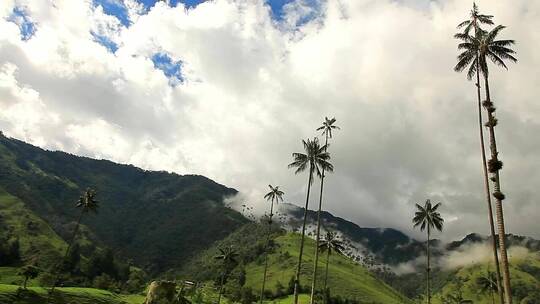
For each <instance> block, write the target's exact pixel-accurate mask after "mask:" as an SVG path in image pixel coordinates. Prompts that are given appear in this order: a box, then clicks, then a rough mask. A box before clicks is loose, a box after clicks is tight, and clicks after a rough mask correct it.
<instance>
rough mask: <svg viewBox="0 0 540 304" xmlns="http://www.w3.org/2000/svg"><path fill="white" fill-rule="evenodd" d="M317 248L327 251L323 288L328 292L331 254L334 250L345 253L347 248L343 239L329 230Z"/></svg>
mask: <svg viewBox="0 0 540 304" xmlns="http://www.w3.org/2000/svg"><path fill="white" fill-rule="evenodd" d="M317 249H318V250H320V251H322V252H324V251H326V269H325V271H324V289H323V290H324V292H326V288H327V286H328V264H329V262H330V254H331V253H332V252H335V253H343V251H344V250H345V244H344V243H343V241H342V240H340V239H339V238H338V235H337V234H336V233H335V232H332V231H327V232H326V237H325V238H324V239H323V240H321V242H320V244H319V245H318V247H317ZM325 299H326V297H325Z"/></svg>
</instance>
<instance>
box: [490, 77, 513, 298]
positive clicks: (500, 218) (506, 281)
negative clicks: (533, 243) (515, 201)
mask: <svg viewBox="0 0 540 304" xmlns="http://www.w3.org/2000/svg"><path fill="white" fill-rule="evenodd" d="M484 82H485V89H486V101H487V102H486V110H487V112H488V123H487V126H488V128H489V135H490V138H489V142H490V150H491V160H490V161H491V162H493V163H496V162H498V158H497V156H498V154H499V152H498V151H497V141H496V139H495V125H496V120H495V117H494V116H493V112H494V111H495V108H494V107H493V106H492V104H491V102H492V101H491V97H490V94H489V81H488V76H487V75H486V74H485V73H484ZM499 170H500V168H499V167H495V168H494V169H493V172H491V171H492V170H490V172H491V173H492V176H491V180H492V181H493V183H494V187H493V188H494V189H493V190H494V192H493V196H494V197H495V214H496V215H497V230H498V234H499V250H500V254H501V264H502V275H503V288H504V298H505V300H506V302H505V303H506V304H512V290H511V286H510V270H509V267H508V255H507V253H506V240H505V237H506V232H505V228H504V214H503V207H502V201H503V199H504V195H503V194H502V192H501V184H500V176H499Z"/></svg>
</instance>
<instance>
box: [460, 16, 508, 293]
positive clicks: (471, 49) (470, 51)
mask: <svg viewBox="0 0 540 304" xmlns="http://www.w3.org/2000/svg"><path fill="white" fill-rule="evenodd" d="M504 28H505V27H504V26H502V25H499V26H496V27H495V28H494V29H492V30H491V31H489V32H484V33H482V35H478V36H476V37H471V36H469V35H466V34H461V35H460V34H458V35H456V37H457V38H459V39H461V40H463V43H461V44H460V49H463V50H464V51H463V52H462V53H461V54H460V55H459V56H458V59H459V60H460V61H463V62H467V61H468V62H470V61H472V60H473V58H474V56H475V54H476V52H478V66H479V71H480V72H481V73H482V75H483V76H484V87H485V93H486V100H484V101H483V102H482V105H483V106H484V108H485V109H486V111H487V114H488V121H487V123H486V124H485V126H486V127H488V129H489V142H490V151H491V159H490V160H489V161H488V171H489V173H490V174H491V178H490V179H491V180H492V181H493V190H494V191H493V194H492V195H493V197H494V198H495V214H496V216H497V230H498V231H497V233H498V237H499V250H500V257H501V266H502V277H503V291H504V298H505V303H506V304H512V291H511V285H510V270H509V265H508V255H507V252H506V239H505V235H506V232H505V228H504V214H503V207H502V201H503V200H504V198H505V195H504V194H503V193H502V191H501V184H500V176H499V171H500V170H501V169H502V162H501V161H500V160H499V158H498V155H499V152H498V150H497V141H496V138H495V126H496V125H497V122H498V120H497V118H495V115H494V113H495V106H494V104H493V101H492V100H491V96H490V91H489V68H488V59H489V61H491V62H493V63H495V64H496V65H498V66H501V67H503V68H505V69H508V67H507V66H506V64H505V62H504V61H505V60H510V61H512V62H517V59H516V58H515V57H514V54H515V52H514V51H513V50H512V49H510V47H511V46H512V45H513V44H514V40H496V38H497V35H498V34H499V33H500V31H502V30H503V29H504Z"/></svg>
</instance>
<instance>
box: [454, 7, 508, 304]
mask: <svg viewBox="0 0 540 304" xmlns="http://www.w3.org/2000/svg"><path fill="white" fill-rule="evenodd" d="M491 19H493V16H491V15H483V14H481V13H480V12H479V11H478V7H477V6H476V3H473V9H472V10H471V14H470V19H469V20H466V21H463V22H462V23H460V24H459V25H458V28H463V33H462V34H458V35H456V37H457V38H459V37H460V35H466V36H468V35H469V32H470V31H471V29H473V30H474V37H477V38H478V37H480V36H481V35H482V34H484V33H485V31H484V30H483V29H482V28H480V25H481V24H486V25H492V24H493V21H492V20H491ZM460 47H463V45H461V44H460ZM471 51H472V52H474V60H472V62H471V61H470V58H472V57H470V56H465V57H463V58H461V60H459V61H458V64H457V65H456V67H455V68H454V70H455V71H456V72H462V71H463V70H465V68H466V67H467V66H469V69H468V72H467V78H468V79H469V80H471V79H472V77H473V76H474V75H476V85H475V86H476V96H477V107H478V131H479V134H480V151H481V155H482V171H483V175H484V192H485V196H486V202H487V207H488V220H489V229H490V233H491V247H492V251H493V263H494V264H495V272H496V276H497V280H496V281H497V287H498V288H499V290H501V289H502V288H501V270H500V267H499V257H498V255H497V240H496V234H495V225H494V221H493V208H492V204H491V191H490V189H489V188H490V187H489V181H488V170H487V161H486V148H485V145H484V129H483V118H482V97H481V93H480V73H477V71H479V70H480V61H479V49H476V50H475V49H472V50H471ZM499 297H500V301H501V303H504V298H503V294H502V293H501V294H499Z"/></svg>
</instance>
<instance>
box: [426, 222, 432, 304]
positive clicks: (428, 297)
mask: <svg viewBox="0 0 540 304" xmlns="http://www.w3.org/2000/svg"><path fill="white" fill-rule="evenodd" d="M429 237H430V228H429V223H428V225H427V244H426V251H427V269H426V275H427V285H426V287H427V289H426V295H427V303H428V304H430V303H431V293H430V288H429V287H430V286H429V273H430V271H431V268H430V255H429V254H430V253H429Z"/></svg>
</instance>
